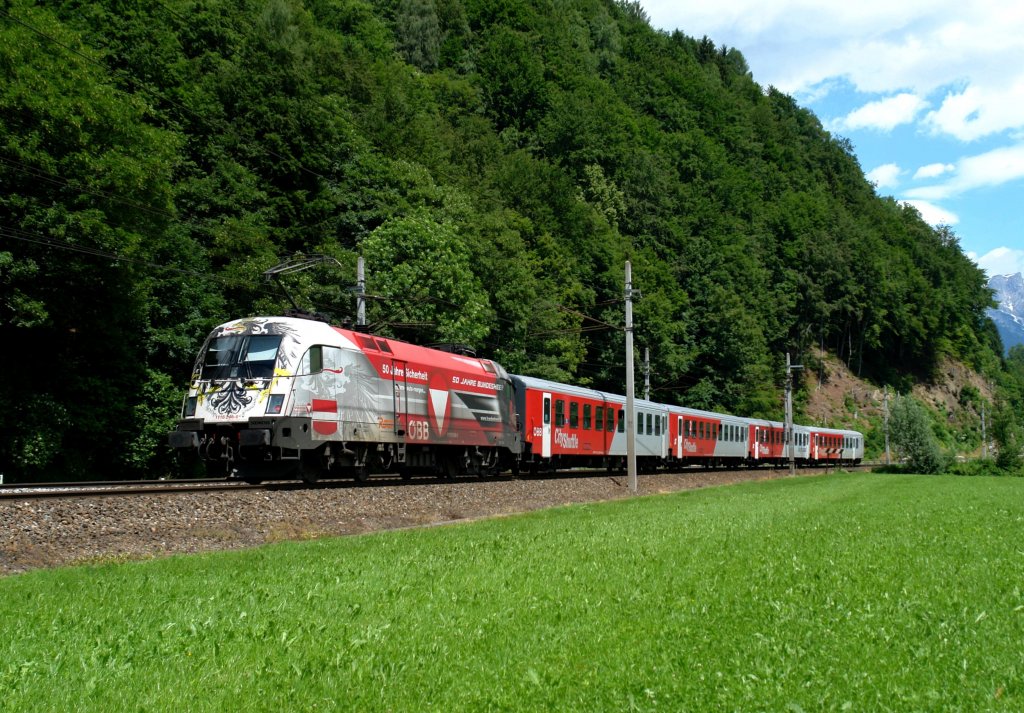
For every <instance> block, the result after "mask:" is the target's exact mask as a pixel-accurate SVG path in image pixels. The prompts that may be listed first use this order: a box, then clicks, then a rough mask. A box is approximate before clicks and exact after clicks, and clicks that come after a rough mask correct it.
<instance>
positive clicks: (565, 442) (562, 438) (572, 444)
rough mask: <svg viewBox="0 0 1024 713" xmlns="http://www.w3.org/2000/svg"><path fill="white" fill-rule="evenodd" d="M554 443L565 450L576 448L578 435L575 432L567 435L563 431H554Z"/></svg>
mask: <svg viewBox="0 0 1024 713" xmlns="http://www.w3.org/2000/svg"><path fill="white" fill-rule="evenodd" d="M555 443H557V444H558V445H560V446H561V447H562V448H565V449H567V450H576V449H578V448H579V447H580V437H579V436H577V435H576V434H575V433H574V434H572V435H569V434H568V433H565V432H564V431H555Z"/></svg>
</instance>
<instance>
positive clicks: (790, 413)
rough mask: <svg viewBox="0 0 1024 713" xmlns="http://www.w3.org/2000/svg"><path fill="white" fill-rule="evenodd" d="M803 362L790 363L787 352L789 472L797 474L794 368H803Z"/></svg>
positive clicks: (787, 443)
mask: <svg viewBox="0 0 1024 713" xmlns="http://www.w3.org/2000/svg"><path fill="white" fill-rule="evenodd" d="M803 368H804V367H803V365H801V364H790V362H789V352H786V445H787V447H788V448H789V474H790V475H796V453H795V452H794V450H793V448H794V443H793V370H794V369H803Z"/></svg>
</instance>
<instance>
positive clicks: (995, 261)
mask: <svg viewBox="0 0 1024 713" xmlns="http://www.w3.org/2000/svg"><path fill="white" fill-rule="evenodd" d="M969 257H970V258H971V259H973V260H975V261H976V262H977V263H978V267H980V268H981V269H982V270H984V271H985V272H987V273H988V275H989V277H991V276H993V275H1012V274H1013V273H1016V272H1024V250H1014V249H1012V248H1006V247H1003V248H996V249H995V250H990V251H989V252H987V253H986V254H984V255H982V256H981V257H980V258H979V257H976V256H975V255H973V254H972V255H969Z"/></svg>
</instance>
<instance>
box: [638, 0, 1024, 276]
mask: <svg viewBox="0 0 1024 713" xmlns="http://www.w3.org/2000/svg"><path fill="white" fill-rule="evenodd" d="M641 4H642V5H643V7H644V9H645V10H646V11H647V13H648V15H649V16H650V18H651V24H652V25H653V26H654V27H657V28H660V29H664V30H673V29H677V28H678V29H679V30H681V31H682V32H683V33H685V34H687V35H689V36H691V37H696V38H700V37H703V36H704V35H707V36H708V37H709V38H711V39H712V40H713V41H714V42H715V44H716V45H718V46H722V45H727V46H729V47H736V48H737V49H739V50H740V51H741V52H742V53H743V55H744V57H746V59H747V64H748V65H749V66H750V69H751V72H752V73H753V75H754V80H755V81H757V82H758V83H759V84H761V85H762V86H765V87H767V86H768V85H772V86H775V87H777V88H778V89H781V90H782V91H784V92H786V93H788V94H790V95H792V96H793V97H794V98H795V99H796V100H797V102H798V103H799V104H800V105H801V106H804V107H806V108H808V109H810V110H811V111H813V112H814V113H815V114H817V116H818V118H819V119H821V122H822V124H824V125H825V128H826V129H828V130H829V131H831V132H832V133H833V134H834V135H837V136H844V137H846V138H848V139H850V141H851V142H852V143H853V146H854V149H855V151H856V154H857V158H858V159H859V160H860V164H861V168H862V169H863V170H864V174H865V175H866V176H867V177H868V179H869V180H871V181H872V182H873V183H874V184H875V186H876V190H877V192H878V193H879V195H883V196H893V197H894V198H896V199H897V200H901V201H907V202H909V203H911V204H912V205H914V206H915V207H916V208H917V209H918V210H919V211H920V212H921V215H922V216H923V217H924V219H925V220H927V221H928V222H930V223H932V224H933V225H939V224H945V225H949V226H951V227H952V229H953V232H955V233H956V235H957V236H958V237H959V238H960V244H961V246H962V247H963V250H964V252H965V253H967V254H968V255H969V256H970V257H971V258H972V259H974V260H975V261H977V263H978V264H979V265H980V266H981V267H982V268H984V269H985V270H986V271H987V272H988V273H989V274H990V275H996V274H1004V273H1013V272H1024V3H1021V2H1020V0H885V1H883V0H852V1H851V0H846V1H845V2H835V1H834V0H767V1H766V0H716V1H715V2H707V0H641Z"/></svg>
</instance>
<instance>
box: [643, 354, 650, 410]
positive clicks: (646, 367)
mask: <svg viewBox="0 0 1024 713" xmlns="http://www.w3.org/2000/svg"><path fill="white" fill-rule="evenodd" d="M650 400H651V350H650V349H648V348H647V347H644V401H650Z"/></svg>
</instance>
